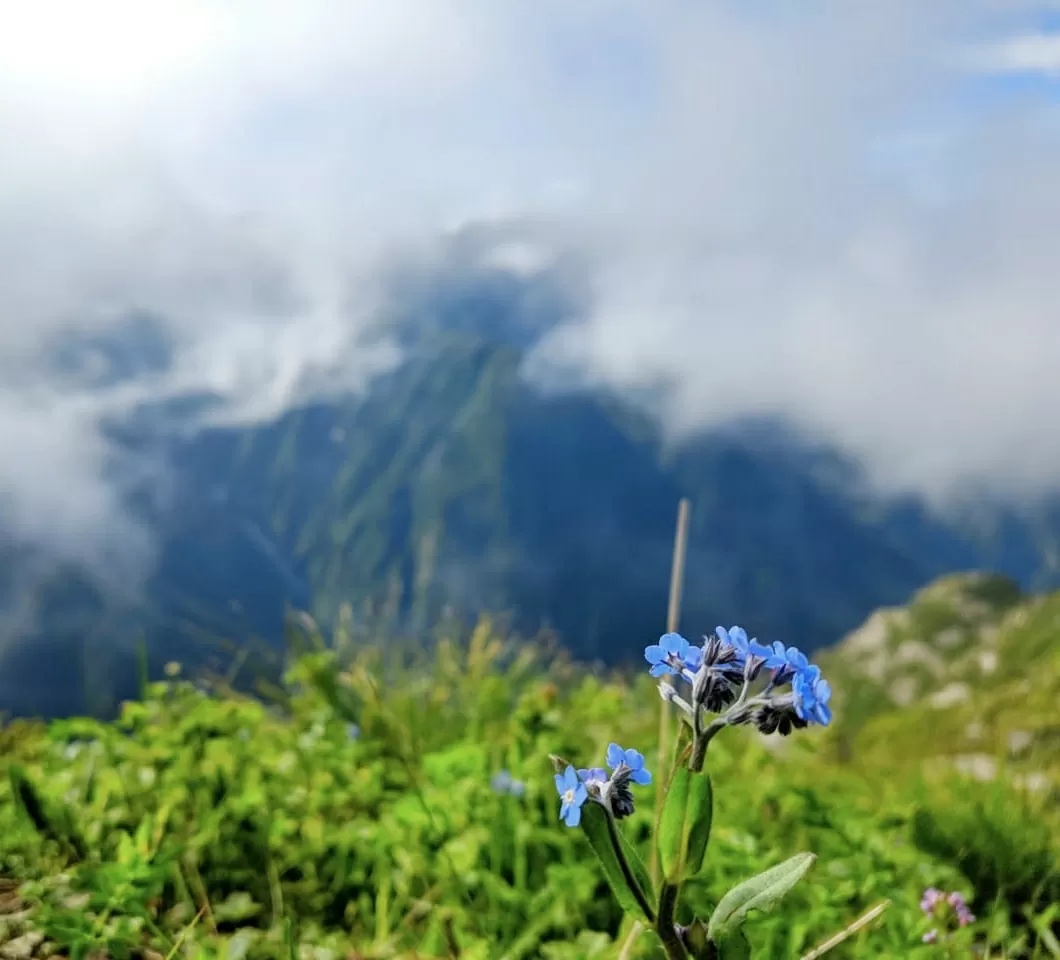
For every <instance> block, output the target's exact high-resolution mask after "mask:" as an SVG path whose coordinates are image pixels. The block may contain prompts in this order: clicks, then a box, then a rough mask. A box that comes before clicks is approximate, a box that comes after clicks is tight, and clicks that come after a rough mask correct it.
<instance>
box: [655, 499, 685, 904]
mask: <svg viewBox="0 0 1060 960" xmlns="http://www.w3.org/2000/svg"><path fill="white" fill-rule="evenodd" d="M687 548H688V498H687V497H682V498H681V502H680V503H679V504H678V505H677V529H676V531H675V532H674V559H673V565H672V566H671V568H670V603H669V606H668V607H667V611H666V632H667V633H677V628H678V626H679V625H680V622H681V592H682V589H683V587H684V582H685V554H686V552H687ZM662 682H663V683H670V678H669V677H668V676H664V677H663V678H662ZM669 740H670V708H669V705H668V704H667V703H666V701H665V700H664V701H663V702H662V704H660V706H659V760H658V763H657V764H656V767H655V769H656V778H657V779H656V783H657V784H658V786H656V788H655V835H656V836H657V835H658V833H659V818H660V817H661V816H662V791H663V784H664V783H665V782H666V775H665V774H666V771H665V767H666V757H667V753H668V752H669V749H670V745H669ZM651 878H652V882H653V883H658V882H659V854H658V851H657V849H656V846H655V844H652V848H651Z"/></svg>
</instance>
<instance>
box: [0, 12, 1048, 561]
mask: <svg viewBox="0 0 1060 960" xmlns="http://www.w3.org/2000/svg"><path fill="white" fill-rule="evenodd" d="M1017 7H1018V5H1009V6H1007V7H1006V11H1007V15H1009V17H1010V18H1011V17H1012V16H1014V15H1015V13H1016V12H1017ZM146 9H147V8H146V7H145V6H144V5H143V4H133V3H131V2H129V0H97V2H95V3H93V4H90V5H89V6H88V7H86V6H85V5H84V4H81V3H80V2H78V0H68V2H60V0H41V2H38V3H35V4H29V5H27V4H25V3H21V2H17V0H0V14H2V15H3V16H2V18H0V19H2V22H3V23H4V31H3V34H2V36H0V142H3V143H4V144H5V150H4V151H3V152H2V153H0V317H2V319H0V380H2V382H3V383H4V384H5V389H4V391H3V392H2V393H0V444H2V445H3V448H4V449H5V450H7V449H10V444H15V445H17V446H18V447H19V448H20V449H23V450H31V451H32V456H31V457H29V458H28V459H26V460H24V461H21V462H19V463H18V464H16V465H15V466H12V465H11V463H10V462H9V461H8V460H7V459H6V458H5V460H4V462H3V465H2V466H0V496H2V497H3V498H5V499H4V501H3V502H4V503H5V504H6V506H5V514H7V513H8V511H12V513H11V515H14V516H16V517H18V523H19V525H20V529H22V530H23V531H24V532H26V533H27V535H29V534H30V533H32V535H33V536H39V537H48V538H51V539H52V540H54V541H55V542H56V543H57V544H60V545H62V546H63V549H64V550H66V551H67V552H71V551H72V552H74V553H75V554H77V555H80V554H81V553H83V552H84V551H85V550H87V549H88V547H87V546H86V544H91V543H109V542H110V539H112V538H113V531H114V530H116V529H119V528H118V527H116V526H115V518H116V515H117V514H119V513H120V511H118V510H117V506H116V500H115V494H114V490H113V488H112V486H111V485H110V483H109V481H107V480H106V479H105V477H104V474H105V472H106V471H105V470H104V469H103V463H104V461H105V459H106V448H105V445H104V444H103V442H102V440H101V439H100V438H99V436H98V433H96V432H94V430H93V424H94V423H95V422H96V421H97V420H98V418H99V417H100V416H101V415H102V414H103V413H104V412H106V411H112V410H114V409H116V408H120V407H121V405H122V404H127V403H129V402H131V398H135V397H143V396H148V395H158V394H160V393H162V392H165V391H181V390H191V389H212V390H215V391H218V392H221V393H222V394H224V395H226V396H227V397H228V398H229V399H230V401H231V405H230V408H229V414H230V415H232V416H246V417H254V416H266V415H269V414H270V413H272V412H274V411H276V410H277V409H282V407H283V406H284V405H285V404H288V403H291V402H293V400H294V399H295V398H296V397H298V396H300V395H301V393H302V392H303V391H304V390H305V389H306V386H307V383H308V384H312V383H321V382H323V383H326V384H327V385H328V386H334V385H335V384H336V382H340V383H341V382H346V383H349V384H352V385H357V384H359V383H361V382H363V380H364V378H365V377H366V376H367V375H368V374H370V373H371V371H373V370H375V369H378V368H379V367H380V365H385V364H386V363H387V362H390V361H392V359H393V354H391V353H388V352H387V351H386V349H385V348H383V350H382V351H381V352H380V351H378V350H377V351H373V352H370V353H369V352H366V351H365V349H364V348H363V347H361V346H359V345H358V339H357V334H358V330H360V329H361V328H362V326H363V321H364V319H365V318H366V317H369V316H371V314H372V311H373V307H374V304H375V302H376V298H377V295H378V293H379V291H378V289H377V287H376V284H375V281H376V279H377V277H378V272H377V265H378V264H379V262H380V260H381V258H385V257H386V256H388V255H389V253H390V252H391V251H393V250H395V249H402V248H405V247H413V248H416V249H421V248H422V245H423V244H424V243H425V242H427V241H429V240H430V238H431V237H432V236H434V235H435V234H436V233H437V232H438V231H444V230H446V229H448V228H449V227H451V225H452V224H453V223H460V222H466V221H467V220H468V219H469V218H475V217H496V216H503V215H516V216H524V215H525V216H528V217H531V218H536V219H537V221H538V222H540V221H541V220H544V221H547V222H549V223H550V227H549V231H548V235H549V236H552V237H558V238H559V239H560V241H561V242H562V244H565V245H568V246H571V247H573V248H575V249H578V250H579V251H580V252H581V254H582V255H583V256H584V257H585V259H586V262H587V263H588V264H589V265H590V266H591V269H592V274H591V276H590V277H589V278H588V279H589V281H590V283H591V286H592V289H593V290H594V291H595V293H596V301H595V305H594V307H593V309H592V311H591V313H590V315H589V317H588V318H586V320H585V322H584V323H582V324H581V325H578V326H576V327H572V328H569V329H564V330H562V331H559V332H558V333H557V334H556V336H555V338H553V339H551V340H550V341H548V342H547V343H545V344H543V345H542V349H541V351H540V353H539V355H538V356H537V357H536V358H535V361H536V363H537V364H538V365H540V364H541V363H542V362H546V361H548V360H549V359H552V360H562V361H563V362H564V363H565V364H567V365H573V366H574V367H575V368H576V369H577V370H578V371H579V372H580V374H581V375H582V376H584V377H585V378H587V379H589V380H599V381H603V382H608V383H612V384H617V385H620V386H628V387H640V386H643V385H645V384H650V383H652V382H655V381H657V380H658V381H665V382H669V383H672V384H673V385H674V392H673V396H672V407H671V409H670V411H669V412H670V416H671V418H672V422H673V423H674V424H675V427H677V428H691V427H694V426H700V425H706V424H710V423H714V422H718V421H719V420H723V419H724V418H727V417H729V416H732V415H738V414H741V413H746V412H753V411H775V410H779V411H780V412H783V413H787V414H790V415H792V416H794V417H796V418H797V419H799V420H801V421H802V422H804V423H805V424H806V425H808V426H809V427H811V428H814V429H817V430H819V431H821V432H822V433H823V434H825V435H827V436H830V437H832V438H833V439H836V440H838V441H839V442H842V443H844V444H847V445H849V446H851V447H852V448H853V449H854V450H856V451H857V452H859V453H861V454H863V455H864V456H865V458H866V461H867V463H868V464H869V465H870V466H871V467H872V469H873V471H874V475H875V476H876V477H877V478H878V479H880V480H881V482H889V483H897V484H906V485H912V486H914V487H916V488H918V489H924V490H930V491H938V490H942V489H945V488H946V487H947V485H948V484H950V483H951V482H953V481H955V480H959V479H962V478H964V477H967V476H972V477H985V478H988V479H991V480H996V481H998V482H1000V483H1004V484H1008V485H1010V486H1013V485H1014V486H1016V487H1029V488H1034V487H1040V486H1042V485H1045V484H1055V483H1056V481H1057V479H1058V478H1060V441H1058V440H1057V439H1056V438H1055V432H1054V431H1051V430H1050V429H1049V427H1050V418H1051V415H1052V411H1055V410H1056V409H1060V378H1058V377H1056V376H1055V375H1054V371H1055V370H1056V369H1060V344H1058V342H1057V336H1058V333H1057V331H1058V330H1060V318H1057V317H1056V316H1055V312H1056V308H1055V306H1054V303H1055V294H1054V282H1053V281H1054V274H1055V267H1054V266H1053V260H1054V259H1055V257H1054V256H1053V252H1054V251H1055V249H1057V246H1058V241H1060V209H1058V202H1060V201H1057V199H1056V198H1057V197H1060V163H1058V162H1057V161H1058V160H1060V155H1058V153H1060V151H1058V145H1057V139H1056V115H1055V109H1054V108H1053V107H1051V106H1050V105H1049V104H1047V103H1045V104H1043V103H1042V102H1041V101H1038V102H1036V103H1030V102H1024V101H1022V100H1020V99H1019V97H1018V95H1017V94H1012V95H1011V96H1010V97H1009V98H1008V99H1000V100H999V99H996V98H995V99H991V100H985V99H984V101H983V102H981V103H980V102H977V101H974V100H973V101H971V102H969V100H968V98H967V97H965V98H964V99H962V98H961V97H960V96H958V93H959V88H960V85H961V84H962V83H964V82H965V81H966V79H967V77H966V75H965V74H964V73H962V72H961V71H960V70H955V69H954V64H955V63H956V62H957V61H958V60H959V59H960V58H959V57H957V53H959V52H960V51H962V50H964V49H966V47H967V45H968V44H969V43H971V42H973V41H974V42H975V43H980V42H981V41H982V38H983V36H984V35H987V36H989V37H991V38H994V39H1000V40H1004V36H1007V35H998V36H997V37H995V34H997V28H996V27H995V26H994V23H995V18H996V15H997V5H996V4H995V3H994V2H990V0H982V2H975V0H961V2H957V0H941V2H939V3H934V4H930V5H929V4H923V3H916V2H913V0H902V2H891V3H886V4H876V5H868V4H856V5H851V4H841V3H839V2H838V0H836V2H825V0H820V2H812V3H808V4H804V5H800V6H799V10H798V12H797V13H796V12H794V8H792V7H790V6H788V5H780V4H771V3H765V4H734V3H728V2H717V3H713V4H695V5H693V4H685V3H677V2H673V3H670V2H661V3H655V4H648V3H643V2H636V0H622V2H620V3H618V4H615V3H609V4H606V5H605V4H602V3H599V2H593V3H588V4H581V5H578V6H576V7H573V6H572V5H570V4H566V3H561V2H558V0H545V2H542V3H537V4H533V5H528V6H527V5H517V4H509V3H503V2H497V0H489V2H487V0H436V2H432V3H430V4H424V3H422V2H418V0H388V2H387V3H382V4H380V3H368V2H360V0H358V2H353V0H345V2H340V0H304V2H301V3H293V2H287V0H255V2H251V0H235V2H230V3H226V4H221V3H217V2H212V0H179V2H178V0H159V2H158V3H157V4H151V5H150V10H151V13H150V16H148V14H147V13H146V12H145V11H146ZM1006 29H1007V27H1006ZM991 31H993V33H991ZM1013 49H1014V48H1013ZM1035 49H1037V52H1033V51H1032V53H1033V55H1032V53H1027V52H1026V50H1024V52H1023V53H1021V54H1019V56H1015V55H1013V54H1012V53H1011V49H1010V54H1009V57H1010V60H1012V59H1013V57H1015V59H1014V60H1013V62H1015V60H1019V58H1020V57H1022V58H1023V61H1024V62H1028V63H1029V62H1031V61H1034V62H1037V63H1038V64H1039V67H1038V69H1044V68H1043V67H1042V66H1041V65H1042V64H1043V63H1044V62H1045V60H1047V59H1048V58H1047V57H1046V56H1045V54H1044V53H1043V52H1042V50H1043V49H1044V47H1043V48H1041V49H1038V48H1035ZM1035 58H1037V60H1035ZM8 145H15V147H16V148H7V146H8ZM528 243H529V244H530V245H527V243H525V242H520V238H519V237H510V238H508V239H507V240H506V241H505V246H504V247H503V248H501V249H499V250H498V251H497V252H496V254H495V257H496V259H497V262H499V263H506V264H508V265H510V266H512V267H514V268H517V269H521V270H529V269H533V268H534V266H535V264H539V263H543V262H546V261H547V257H548V255H549V252H548V250H543V249H541V247H540V244H539V242H538V239H537V238H534V237H532V238H530V240H529V241H528ZM531 254H532V256H531ZM130 305H134V306H139V307H143V308H147V309H151V310H154V311H156V312H158V313H160V314H162V315H163V316H165V317H166V318H167V319H168V322H169V323H170V324H171V327H172V331H171V332H172V336H173V339H174V344H175V361H174V364H173V367H172V369H171V370H169V371H167V372H166V373H164V374H158V373H157V372H156V373H155V374H154V375H153V376H152V378H148V379H143V380H141V381H140V382H137V383H134V384H132V385H125V386H124V387H122V388H121V389H120V390H117V389H116V390H112V391H110V392H107V393H104V394H99V393H97V394H95V395H93V396H88V395H86V394H84V393H83V392H81V391H80V390H78V389H75V388H73V387H71V386H70V385H69V384H63V383H60V382H57V381H55V380H54V379H53V378H50V377H49V376H47V375H46V373H45V372H44V371H43V370H42V368H41V367H40V365H39V363H38V362H37V359H36V358H37V357H38V355H39V348H40V345H41V343H42V342H43V340H44V338H47V337H51V336H54V335H55V334H56V332H57V331H62V330H64V329H68V328H71V327H81V328H89V329H90V328H95V327H98V326H99V325H100V324H102V323H105V322H108V321H109V319H111V318H113V317H114V315H115V313H116V312H117V311H120V310H121V309H122V308H124V307H127V306H130ZM45 438H46V439H45ZM8 440H9V441H10V444H9V442H8ZM39 477H47V478H49V482H47V483H42V482H38V478H39ZM59 478H61V482H60V479H59ZM64 511H65V512H64ZM62 531H66V533H65V535H64V534H63V532H62Z"/></svg>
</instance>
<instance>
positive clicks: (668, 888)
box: [655, 883, 688, 960]
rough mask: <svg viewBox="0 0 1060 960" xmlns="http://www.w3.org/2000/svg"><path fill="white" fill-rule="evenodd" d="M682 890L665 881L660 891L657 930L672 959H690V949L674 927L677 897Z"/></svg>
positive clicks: (667, 953) (664, 947)
mask: <svg viewBox="0 0 1060 960" xmlns="http://www.w3.org/2000/svg"><path fill="white" fill-rule="evenodd" d="M680 892H681V888H680V887H679V886H677V885H676V884H672V883H664V884H663V887H662V890H661V891H660V892H659V919H658V920H657V921H656V922H655V932H656V933H658V934H659V939H660V940H661V941H662V945H663V949H664V950H665V951H666V955H667V956H668V957H669V958H670V960H688V951H687V950H686V949H685V945H684V944H683V943H682V942H681V938H680V937H679V936H678V935H677V930H676V929H675V927H674V914H675V913H676V912H677V897H678V895H679V894H680Z"/></svg>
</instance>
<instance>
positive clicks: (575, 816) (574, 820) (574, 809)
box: [563, 804, 582, 827]
mask: <svg viewBox="0 0 1060 960" xmlns="http://www.w3.org/2000/svg"><path fill="white" fill-rule="evenodd" d="M563 822H564V823H566V824H567V826H568V827H576V826H578V824H579V823H581V822H582V808H581V807H579V806H577V805H576V804H571V808H570V809H569V810H568V811H567V816H566V817H564V820H563Z"/></svg>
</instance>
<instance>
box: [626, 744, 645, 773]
mask: <svg viewBox="0 0 1060 960" xmlns="http://www.w3.org/2000/svg"><path fill="white" fill-rule="evenodd" d="M625 761H626V766H627V767H629V769H630V770H639V769H640V768H641V767H643V766H644V754H643V753H641V752H640V751H639V750H634V749H633V748H632V747H630V748H629V749H628V750H627V751H626V752H625Z"/></svg>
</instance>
